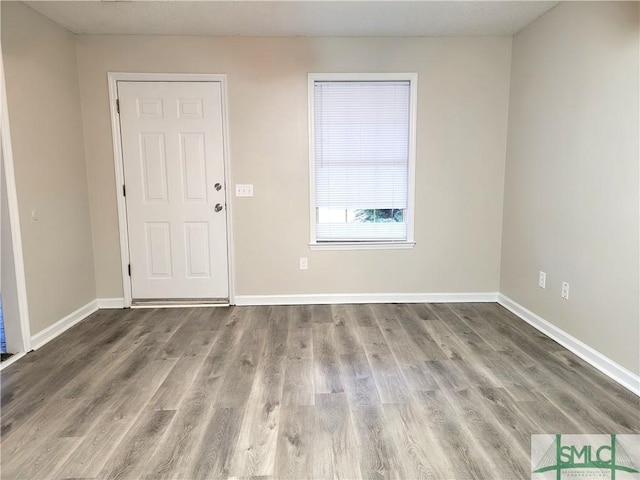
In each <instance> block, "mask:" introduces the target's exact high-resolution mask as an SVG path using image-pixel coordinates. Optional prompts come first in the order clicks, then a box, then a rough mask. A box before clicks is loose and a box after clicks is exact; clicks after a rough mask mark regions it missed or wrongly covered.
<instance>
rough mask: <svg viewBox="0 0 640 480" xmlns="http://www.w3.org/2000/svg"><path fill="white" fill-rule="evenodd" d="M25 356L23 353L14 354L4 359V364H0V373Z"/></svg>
mask: <svg viewBox="0 0 640 480" xmlns="http://www.w3.org/2000/svg"><path fill="white" fill-rule="evenodd" d="M25 355H26V353H25V352H20V353H15V354H13V355H11V356H10V357H9V358H8V359H6V360H5V361H4V362H0V371H2V370H4V369H5V368H7V367H8V366H9V365H11V364H13V363H16V362H17V361H18V360H20V359H21V358H22V357H24V356H25Z"/></svg>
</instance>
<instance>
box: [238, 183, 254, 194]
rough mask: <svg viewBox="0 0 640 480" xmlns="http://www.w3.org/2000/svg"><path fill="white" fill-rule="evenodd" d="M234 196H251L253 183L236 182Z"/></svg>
mask: <svg viewBox="0 0 640 480" xmlns="http://www.w3.org/2000/svg"><path fill="white" fill-rule="evenodd" d="M236 197H253V185H249V184H247V185H241V184H239V183H238V184H236Z"/></svg>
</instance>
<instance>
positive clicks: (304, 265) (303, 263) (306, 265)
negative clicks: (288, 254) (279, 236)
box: [300, 257, 309, 270]
mask: <svg viewBox="0 0 640 480" xmlns="http://www.w3.org/2000/svg"><path fill="white" fill-rule="evenodd" d="M308 268H309V259H308V258H307V257H300V270H306V269H308Z"/></svg>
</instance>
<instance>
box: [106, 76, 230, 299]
mask: <svg viewBox="0 0 640 480" xmlns="http://www.w3.org/2000/svg"><path fill="white" fill-rule="evenodd" d="M107 79H108V82H109V109H110V113H111V132H112V140H113V159H114V167H115V179H116V182H115V188H116V201H117V206H118V230H119V231H120V259H121V268H122V290H123V294H124V308H129V307H131V300H132V292H131V277H130V276H129V273H128V265H129V263H130V256H129V232H128V229H127V207H126V203H125V198H124V195H123V190H122V187H123V185H124V158H123V155H122V143H121V138H122V136H121V131H120V115H119V113H118V109H117V106H116V100H117V99H118V84H117V82H119V81H121V82H123V81H124V82H217V83H220V87H221V90H222V143H223V147H222V148H223V150H224V153H223V164H224V181H225V189H224V199H225V203H226V208H225V215H226V221H227V238H226V241H227V265H228V268H227V282H228V285H229V304H230V305H235V288H234V283H233V279H234V275H233V273H234V270H235V268H234V267H235V262H234V258H235V256H234V248H233V221H232V212H231V194H230V191H231V162H230V158H231V156H230V151H229V147H230V142H229V115H228V110H229V109H228V104H227V76H226V75H224V74H208V73H130V72H108V73H107Z"/></svg>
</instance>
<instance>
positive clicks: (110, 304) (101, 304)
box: [96, 298, 124, 309]
mask: <svg viewBox="0 0 640 480" xmlns="http://www.w3.org/2000/svg"><path fill="white" fill-rule="evenodd" d="M96 301H97V302H98V308H101V309H102V308H124V298H98V299H97V300H96Z"/></svg>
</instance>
